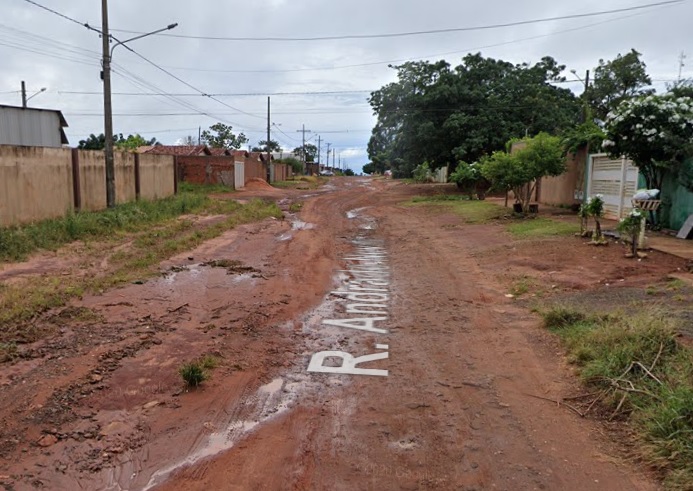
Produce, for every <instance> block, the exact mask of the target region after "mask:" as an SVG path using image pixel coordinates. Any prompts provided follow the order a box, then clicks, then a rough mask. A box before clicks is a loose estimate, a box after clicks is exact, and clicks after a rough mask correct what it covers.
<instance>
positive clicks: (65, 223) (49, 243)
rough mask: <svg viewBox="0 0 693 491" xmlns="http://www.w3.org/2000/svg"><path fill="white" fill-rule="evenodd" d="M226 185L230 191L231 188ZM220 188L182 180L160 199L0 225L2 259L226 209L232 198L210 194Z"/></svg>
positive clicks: (19, 257)
mask: <svg viewBox="0 0 693 491" xmlns="http://www.w3.org/2000/svg"><path fill="white" fill-rule="evenodd" d="M223 189H225V190H226V191H225V192H228V188H226V187H223ZM219 190H220V187H219V186H211V187H210V186H201V185H191V184H186V183H182V184H181V190H180V191H179V193H178V194H176V195H175V196H171V197H169V198H165V199H161V200H157V201H144V200H143V201H137V202H132V203H127V204H123V205H118V206H116V207H115V208H113V209H109V210H104V211H98V212H77V213H70V214H69V215H67V216H65V217H63V218H55V219H50V220H43V221H40V222H36V223H31V224H26V225H20V226H15V227H5V228H0V263H1V262H15V261H23V260H25V259H26V258H27V257H28V256H29V255H31V254H32V253H34V252H36V251H39V250H49V251H55V250H57V249H58V248H60V247H62V246H64V245H65V244H69V243H71V242H74V241H77V240H86V239H92V240H94V239H96V240H98V239H106V238H110V237H112V236H113V235H115V234H117V233H120V232H126V233H133V232H139V231H142V230H145V229H149V228H151V227H152V226H155V225H157V224H160V223H162V222H165V221H167V220H170V219H172V218H176V217H179V216H181V215H185V214H189V213H224V212H225V209H227V208H228V205H227V204H226V203H228V202H223V201H220V200H214V199H211V198H209V197H208V196H207V195H208V194H209V193H210V192H219Z"/></svg>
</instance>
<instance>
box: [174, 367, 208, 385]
mask: <svg viewBox="0 0 693 491" xmlns="http://www.w3.org/2000/svg"><path fill="white" fill-rule="evenodd" d="M178 373H179V374H180V376H181V378H182V379H183V382H185V385H186V386H188V387H197V386H199V385H200V384H201V383H202V382H204V381H205V380H207V373H206V372H205V370H204V368H202V365H201V364H200V363H199V362H196V361H193V362H190V363H186V364H184V365H183V366H182V367H180V368H179V369H178Z"/></svg>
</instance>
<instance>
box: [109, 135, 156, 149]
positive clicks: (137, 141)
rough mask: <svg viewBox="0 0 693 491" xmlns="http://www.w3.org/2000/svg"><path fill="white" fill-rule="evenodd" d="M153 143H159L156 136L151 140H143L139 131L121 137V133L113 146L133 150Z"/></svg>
mask: <svg viewBox="0 0 693 491" xmlns="http://www.w3.org/2000/svg"><path fill="white" fill-rule="evenodd" d="M153 145H160V143H159V142H157V141H156V138H152V139H151V140H145V139H144V138H143V137H142V136H141V135H140V134H139V133H138V134H136V135H128V137H127V138H123V135H119V138H118V141H116V142H115V147H116V148H118V149H120V150H128V151H130V152H134V151H135V150H137V149H138V148H139V147H147V146H153Z"/></svg>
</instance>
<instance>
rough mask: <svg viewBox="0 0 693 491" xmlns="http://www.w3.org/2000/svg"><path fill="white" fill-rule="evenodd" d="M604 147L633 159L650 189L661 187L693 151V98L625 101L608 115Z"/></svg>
mask: <svg viewBox="0 0 693 491" xmlns="http://www.w3.org/2000/svg"><path fill="white" fill-rule="evenodd" d="M603 147H604V149H605V150H606V152H608V153H609V155H611V156H612V157H614V158H618V157H620V156H621V155H626V156H627V157H629V158H631V159H632V160H633V163H634V164H635V166H636V167H638V169H639V170H640V172H642V174H643V176H644V177H645V180H646V181H647V186H648V188H651V189H659V190H661V189H662V181H663V179H664V174H665V173H666V172H671V173H672V174H673V175H678V174H679V171H680V170H681V168H682V166H683V163H684V162H685V160H686V159H687V158H688V157H690V156H691V154H692V153H693V99H692V98H690V97H676V96H675V95H673V94H665V95H661V96H656V95H648V96H646V97H640V98H637V99H632V100H627V101H624V102H623V103H621V104H620V105H619V106H618V108H617V109H616V110H615V111H614V112H612V113H610V114H609V116H608V117H607V120H606V140H604V143H603Z"/></svg>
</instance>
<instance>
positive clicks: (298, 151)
mask: <svg viewBox="0 0 693 491" xmlns="http://www.w3.org/2000/svg"><path fill="white" fill-rule="evenodd" d="M305 148H306V156H305V160H306V162H315V157H317V155H318V147H316V146H315V145H313V144H312V143H306V146H305ZM293 153H294V155H299V156H300V157H301V159H303V147H296V148H294V151H293Z"/></svg>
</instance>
